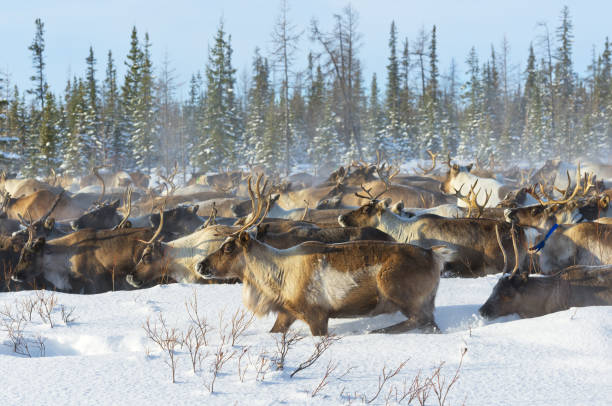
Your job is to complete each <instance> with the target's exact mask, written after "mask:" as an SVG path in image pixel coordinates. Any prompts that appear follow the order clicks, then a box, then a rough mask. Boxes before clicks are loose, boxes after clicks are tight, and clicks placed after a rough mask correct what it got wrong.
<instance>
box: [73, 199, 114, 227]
mask: <svg viewBox="0 0 612 406" xmlns="http://www.w3.org/2000/svg"><path fill="white" fill-rule="evenodd" d="M119 203H120V202H119V199H117V200H115V201H114V202H112V203H104V204H101V205H99V206H97V207H95V208H94V209H92V210H90V211H88V212H87V213H85V214H83V215H82V216H81V217H79V218H78V219H76V220H73V221H71V222H70V227H72V229H73V230H74V231H78V230H81V229H84V228H94V229H97V230H101V229H107V228H113V227H115V226H116V225H117V224H119V223H120V222H121V220H122V219H123V217H121V216H120V215H119V214H118V213H117V209H118V208H119Z"/></svg>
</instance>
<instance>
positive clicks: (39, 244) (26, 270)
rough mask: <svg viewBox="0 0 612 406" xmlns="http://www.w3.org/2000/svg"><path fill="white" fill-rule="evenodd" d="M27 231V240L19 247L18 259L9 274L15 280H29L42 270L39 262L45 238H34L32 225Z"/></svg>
mask: <svg viewBox="0 0 612 406" xmlns="http://www.w3.org/2000/svg"><path fill="white" fill-rule="evenodd" d="M28 233H29V238H28V241H27V242H26V243H25V245H24V246H23V248H22V249H21V253H20V254H19V261H18V262H17V265H16V266H15V270H14V272H13V274H12V275H11V279H12V280H13V281H15V282H22V283H24V282H25V283H27V282H31V281H32V280H34V279H35V278H36V277H37V276H39V275H40V274H41V273H42V272H43V270H44V269H43V267H42V263H41V262H42V256H43V250H44V247H45V238H44V237H39V238H36V239H35V238H34V233H35V230H34V227H32V226H30V228H29V229H28Z"/></svg>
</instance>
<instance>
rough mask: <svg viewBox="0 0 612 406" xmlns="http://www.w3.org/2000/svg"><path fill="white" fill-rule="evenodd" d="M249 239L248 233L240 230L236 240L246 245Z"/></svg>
mask: <svg viewBox="0 0 612 406" xmlns="http://www.w3.org/2000/svg"><path fill="white" fill-rule="evenodd" d="M250 240H251V237H250V236H249V233H247V232H246V231H242V232H240V235H239V236H238V242H240V244H241V245H246V244H247V243H248V242H249V241H250Z"/></svg>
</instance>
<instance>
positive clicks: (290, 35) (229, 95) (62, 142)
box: [0, 1, 612, 176]
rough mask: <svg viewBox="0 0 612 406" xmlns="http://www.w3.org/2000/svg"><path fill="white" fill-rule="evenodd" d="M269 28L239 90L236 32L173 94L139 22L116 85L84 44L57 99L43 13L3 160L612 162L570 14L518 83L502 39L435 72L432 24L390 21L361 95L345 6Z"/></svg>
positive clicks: (594, 66) (602, 70)
mask: <svg viewBox="0 0 612 406" xmlns="http://www.w3.org/2000/svg"><path fill="white" fill-rule="evenodd" d="M271 31H272V44H273V50H272V52H270V53H269V54H266V55H264V54H263V53H262V51H261V50H259V49H256V50H255V52H254V55H253V57H252V64H251V71H250V72H247V73H245V75H246V76H248V77H247V78H246V80H244V82H245V83H246V84H247V85H245V86H243V89H241V90H240V91H238V88H239V86H237V73H236V69H235V68H234V66H233V64H232V57H233V50H232V44H231V35H230V34H229V33H228V32H226V30H225V28H224V25H223V23H222V22H221V23H220V24H219V27H218V29H217V32H216V35H215V37H214V40H213V42H212V44H211V46H210V47H209V51H208V61H207V64H206V66H205V67H204V68H203V70H202V71H201V72H195V73H194V74H193V75H192V77H191V79H190V81H189V82H188V86H189V92H188V97H187V99H186V100H179V99H178V97H177V96H176V93H177V87H178V85H177V79H176V77H175V76H174V72H173V69H172V67H171V63H170V61H169V60H168V58H167V57H166V58H165V59H164V62H163V63H162V64H161V65H160V66H153V63H152V56H151V40H150V38H149V35H148V34H146V33H145V34H144V36H142V35H139V33H138V31H137V28H136V27H134V28H133V29H132V32H131V36H130V50H129V53H128V54H127V56H126V58H125V60H124V61H123V63H125V65H126V73H125V76H124V77H122V78H119V77H118V76H117V69H116V66H117V63H118V62H117V60H116V59H115V58H116V57H115V55H113V53H112V51H110V50H109V51H107V52H106V53H105V54H104V55H103V56H100V55H98V56H97V57H96V54H95V53H94V50H93V49H92V48H91V47H90V49H89V52H88V53H87V56H86V59H85V60H86V63H87V69H86V72H84V73H83V76H74V77H72V78H70V79H69V80H68V81H67V83H66V86H65V88H64V89H63V90H61V89H50V88H49V86H48V85H47V81H46V76H45V66H46V65H45V55H46V54H45V52H46V49H45V39H44V34H45V28H44V22H43V21H42V20H40V19H37V20H36V21H35V35H34V38H33V40H32V43H31V45H30V46H29V48H28V49H29V50H30V51H31V55H32V62H33V71H32V76H31V87H30V88H28V89H19V88H18V87H17V86H13V85H11V84H10V83H9V80H8V78H9V74H8V72H4V75H3V76H2V80H1V81H0V95H1V96H0V165H1V166H2V167H4V168H5V169H7V170H8V171H10V172H17V173H21V174H22V175H26V176H31V175H41V176H45V175H47V174H48V173H49V172H50V169H51V168H56V169H57V168H61V171H62V172H64V173H68V174H75V175H78V174H84V173H86V172H89V171H90V170H91V168H92V167H94V166H99V165H109V166H112V167H113V168H117V169H118V168H123V169H126V170H134V169H139V170H143V171H145V172H151V171H152V170H153V169H154V168H156V167H165V168H168V167H171V166H173V165H174V163H175V162H178V164H179V165H180V166H181V167H182V168H185V169H186V172H192V173H196V172H199V171H208V170H219V169H221V168H225V167H231V166H235V165H245V164H251V165H262V166H264V167H266V168H268V169H269V170H271V171H279V172H281V171H282V172H286V171H288V170H291V169H292V168H295V167H296V165H299V164H311V165H313V166H314V167H315V168H317V169H318V170H321V169H323V168H328V167H332V166H334V165H337V164H339V163H346V162H347V161H350V160H355V159H365V160H369V159H372V157H373V155H374V154H375V151H376V150H382V151H383V152H384V153H385V154H386V156H387V157H389V158H390V159H400V160H406V159H409V158H412V157H421V156H423V154H424V152H425V151H426V150H427V149H431V150H438V151H450V153H451V155H453V156H454V157H459V158H474V157H478V158H480V159H482V160H483V161H484V160H487V159H488V158H489V157H490V156H491V154H494V156H495V160H496V162H506V163H507V162H511V161H513V162H514V161H517V160H529V161H531V162H540V161H541V160H543V159H545V158H547V157H553V156H558V157H561V158H564V159H570V158H573V157H576V156H583V157H600V156H604V154H609V153H610V152H612V151H611V145H612V134H611V130H612V77H611V75H612V65H611V64H612V61H611V55H610V52H611V50H610V43H609V41H608V39H607V38H605V39H602V40H603V41H604V42H603V50H602V52H601V53H597V52H595V50H594V51H593V56H592V61H591V63H590V65H589V68H588V71H587V74H586V76H585V77H581V76H580V75H578V74H577V73H576V72H575V70H574V67H573V60H572V46H573V27H572V20H571V16H570V13H569V9H568V8H567V7H564V8H563V9H562V10H561V13H560V20H559V25H558V26H557V27H556V28H555V29H551V30H549V28H548V27H547V26H545V25H542V26H540V27H539V31H540V34H539V35H538V37H537V38H534V41H533V42H532V43H531V44H524V46H525V47H528V49H529V56H528V59H527V61H525V65H524V66H525V67H524V68H522V71H521V74H520V80H516V79H515V77H516V76H518V75H516V74H513V73H512V66H511V63H510V61H509V45H508V42H507V40H506V39H505V38H504V41H503V42H502V44H501V46H500V47H498V48H496V47H495V46H493V45H492V46H491V50H490V53H489V54H488V55H489V56H488V58H487V59H486V60H484V61H483V60H479V58H478V54H477V52H476V49H475V48H472V49H471V50H470V51H469V54H468V55H467V57H466V59H465V63H464V64H456V63H455V62H452V63H451V65H450V66H449V67H448V68H447V70H446V72H448V73H447V74H445V75H442V74H441V73H440V66H439V56H438V50H437V41H438V38H437V35H436V26H433V27H431V29H427V30H425V29H423V30H421V32H420V33H419V35H418V36H417V37H416V38H414V39H410V40H409V39H408V38H404V39H401V38H399V37H398V27H397V25H396V23H395V22H391V23H390V29H389V40H388V44H387V47H388V61H387V65H386V72H384V80H383V78H381V77H379V76H377V75H376V74H374V75H373V76H372V77H371V78H368V79H369V84H368V86H367V88H366V85H365V83H366V78H364V77H363V71H362V66H361V56H360V54H359V49H360V44H361V43H362V41H363V39H362V37H361V34H360V32H359V21H358V14H357V12H356V11H355V9H354V8H352V7H351V6H347V7H345V8H344V9H343V10H341V12H340V13H339V14H337V15H334V20H333V24H332V25H331V26H329V27H321V26H320V24H319V23H318V22H317V21H316V20H313V21H312V23H311V25H310V26H309V27H308V28H307V29H306V30H304V31H300V30H298V29H297V28H296V27H295V26H294V25H293V24H292V23H291V21H290V20H289V17H288V8H287V4H286V2H285V1H283V2H282V3H281V6H280V9H279V16H278V19H277V21H276V23H275V25H274V27H272V30H271ZM301 37H302V38H301ZM303 37H308V39H309V40H310V44H311V52H309V53H308V57H307V61H306V63H301V62H302V61H298V60H296V59H297V58H296V47H297V44H298V41H300V40H303V39H304V38H303ZM594 49H595V48H594ZM96 58H103V59H104V61H105V69H104V72H97V71H96V66H97V59H96ZM298 65H299V66H304V65H306V66H307V67H306V69H305V70H304V69H298ZM460 77H462V78H464V79H463V80H460V79H459V78H460Z"/></svg>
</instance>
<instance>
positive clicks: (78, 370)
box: [0, 276, 612, 405]
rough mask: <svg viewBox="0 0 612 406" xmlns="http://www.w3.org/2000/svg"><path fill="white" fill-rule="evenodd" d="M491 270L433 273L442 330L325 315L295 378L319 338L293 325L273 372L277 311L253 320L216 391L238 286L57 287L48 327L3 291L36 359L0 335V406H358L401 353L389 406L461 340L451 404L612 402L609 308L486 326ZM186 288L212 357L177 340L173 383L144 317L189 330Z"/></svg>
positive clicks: (447, 373)
mask: <svg viewBox="0 0 612 406" xmlns="http://www.w3.org/2000/svg"><path fill="white" fill-rule="evenodd" d="M496 279H497V276H489V277H484V278H479V279H443V280H442V282H441V285H440V289H439V291H438V296H437V303H436V304H437V308H436V312H435V315H436V320H437V323H438V325H439V326H440V328H441V329H442V330H443V333H442V334H422V333H419V332H414V333H407V334H399V335H379V334H368V331H369V330H372V329H375V328H379V327H383V326H386V325H390V324H392V323H395V322H397V321H400V320H402V318H403V317H402V316H401V315H399V314H396V315H387V316H378V317H375V318H358V319H334V320H331V321H330V330H331V332H332V333H333V334H335V335H337V336H339V337H341V339H340V340H339V341H336V342H334V343H333V344H331V346H330V347H329V348H328V349H327V351H325V352H324V353H323V355H322V356H321V357H320V358H319V359H318V360H317V361H316V362H315V363H314V364H313V365H312V366H311V367H309V368H306V369H304V370H303V371H301V372H299V373H298V374H296V375H295V377H293V378H291V377H290V374H291V373H292V372H293V371H294V370H295V369H296V368H297V366H298V365H299V364H300V363H302V362H303V361H305V360H306V359H307V358H308V357H309V356H310V354H311V353H312V352H313V349H314V347H315V344H316V343H317V342H319V339H318V338H313V337H311V336H310V334H309V333H308V329H307V327H306V325H305V324H303V323H302V322H296V323H295V325H294V326H293V328H292V331H297V332H299V333H302V334H303V335H305V336H306V337H305V338H303V339H302V340H301V341H299V342H297V343H296V344H295V345H294V346H293V347H292V348H290V349H289V351H288V353H287V356H286V360H285V366H284V369H283V370H277V369H276V368H275V367H274V363H275V361H274V360H276V359H278V354H277V343H276V340H278V339H279V338H280V335H279V334H269V333H268V332H267V331H268V330H269V329H270V328H271V326H272V324H273V322H274V318H273V317H271V316H270V317H267V318H265V319H261V320H255V321H254V322H253V323H252V324H251V325H250V326H249V327H248V328H247V329H246V331H245V332H244V334H242V335H241V336H239V337H237V340H236V342H235V343H234V345H233V346H232V345H231V343H230V344H226V345H225V346H223V347H222V348H221V350H222V355H221V356H222V357H223V358H225V357H228V356H230V355H231V354H232V353H233V352H235V354H234V355H233V356H232V358H230V359H229V360H228V361H227V362H226V363H225V364H224V365H223V366H222V368H221V370H220V371H219V373H218V376H217V378H216V381H215V383H214V388H213V389H214V390H213V393H210V390H209V387H210V382H211V380H212V377H213V373H212V372H211V365H212V364H213V361H214V359H215V356H216V355H217V354H218V353H219V351H218V350H219V344H220V342H221V338H220V336H221V335H223V334H225V336H226V339H225V341H226V342H227V341H230V340H231V335H232V334H231V326H230V325H231V320H232V317H233V315H234V314H236V312H238V314H239V312H240V310H241V309H243V307H242V305H241V286H240V285H166V286H157V287H155V288H152V289H147V290H140V291H131V292H111V293H106V294H101V295H92V296H82V295H67V294H59V293H56V294H54V295H55V298H56V300H57V303H56V304H55V310H54V311H53V313H52V315H51V317H52V319H53V320H54V321H55V323H56V324H55V325H54V327H53V328H51V327H50V326H49V324H48V323H44V322H42V320H41V316H40V315H39V314H38V312H37V311H36V309H34V310H33V311H32V316H31V318H32V321H29V313H28V309H27V305H26V304H27V302H30V303H35V302H38V303H41V300H39V298H38V296H37V292H19V293H2V294H0V320H3V322H2V326H3V327H2V328H5V327H6V326H10V325H13V326H15V323H10V322H9V321H7V320H8V319H7V315H8V314H12V316H13V317H14V318H17V319H18V318H20V317H21V316H17V315H16V313H17V309H18V308H19V309H21V310H22V312H21V313H22V316H23V317H21V318H22V319H26V320H28V321H27V322H26V323H25V325H24V326H23V327H22V331H23V335H24V337H25V339H26V340H28V341H27V342H28V343H29V349H30V352H31V354H32V355H33V357H31V358H30V357H27V356H24V355H18V354H15V353H14V352H13V348H12V346H11V345H10V340H9V337H8V333H7V332H6V331H0V342H2V343H3V344H4V345H1V346H0V375H1V379H2V390H1V391H0V405H45V404H46V405H64V404H65V405H68V404H69V405H85V404H88V405H89V404H112V405H119V404H147V405H168V404H174V405H184V404H204V405H211V404H217V405H234V404H238V405H243V404H248V405H263V404H265V405H267V404H286V405H294V404H312V405H319V404H330V405H335V404H349V403H352V404H362V403H363V402H364V400H363V399H365V400H366V401H370V400H372V398H374V396H375V394H376V392H377V391H378V386H379V377H380V376H381V374H382V372H383V368H385V372H386V373H388V372H389V371H391V370H394V369H395V368H397V367H398V366H400V364H401V363H402V362H404V361H406V363H405V365H404V366H403V368H401V369H400V370H399V372H398V373H397V375H395V376H394V377H392V378H390V379H389V380H388V381H387V382H386V383H385V384H384V386H383V387H382V390H381V391H380V394H379V396H378V397H377V398H375V399H374V400H372V403H371V404H385V403H386V402H387V401H389V403H390V404H396V403H397V401H396V396H397V397H398V398H399V397H400V396H402V394H403V393H405V392H407V391H408V389H409V387H410V385H411V384H412V382H413V380H414V377H415V376H420V378H421V379H420V383H421V384H423V383H425V382H427V378H428V377H431V376H432V375H433V374H434V372H435V369H436V368H438V367H439V366H440V364H441V363H443V365H442V368H441V370H440V372H439V377H440V379H441V380H440V385H441V386H442V387H447V386H448V383H449V382H451V380H452V378H453V376H454V375H455V372H456V370H457V367H458V365H459V362H460V360H461V353H462V351H464V350H463V349H465V348H467V352H466V353H465V355H464V358H463V364H462V366H461V368H460V370H459V375H458V379H457V381H456V383H454V385H453V386H452V387H451V388H450V390H449V392H448V397H447V399H446V403H445V404H447V405H461V404H466V405H609V404H610V401H611V399H612V340H611V338H612V308H611V307H591V308H578V309H570V310H568V311H564V312H560V313H555V314H551V315H548V316H545V317H540V318H535V319H525V320H520V319H518V318H517V317H505V318H502V319H498V320H495V321H494V322H485V321H484V320H482V319H481V318H480V317H479V316H478V315H477V309H478V307H479V306H480V305H481V304H482V303H483V302H484V301H485V300H486V298H487V297H488V295H489V293H490V290H491V288H492V286H493V285H494V284H495V281H496ZM40 294H41V293H40V292H39V293H38V295H40ZM194 294H195V295H196V297H197V300H198V304H197V307H198V309H199V314H200V316H203V317H205V318H206V320H207V322H208V324H209V325H210V331H209V332H208V333H207V343H208V345H207V346H204V348H202V350H201V353H202V354H208V356H207V357H206V358H204V359H203V360H202V361H201V363H200V362H196V364H197V365H196V372H195V373H194V372H193V368H192V364H191V359H190V356H189V352H188V349H187V346H183V347H182V348H180V347H178V348H177V349H176V352H177V354H176V358H175V360H176V362H177V365H176V383H172V377H171V368H170V367H169V366H168V364H167V362H168V361H169V358H168V355H167V354H165V353H162V352H161V350H160V349H159V347H158V345H157V344H155V343H154V342H153V341H151V340H150V339H149V338H147V334H146V333H145V330H144V329H143V325H144V324H145V322H146V321H147V319H149V320H150V326H151V328H152V329H154V328H155V326H157V330H158V331H159V330H160V329H161V325H160V322H159V316H160V315H162V317H163V318H164V320H165V321H166V326H167V328H168V329H172V328H176V329H177V330H176V335H177V336H180V335H181V334H184V333H185V332H186V331H187V329H188V327H189V326H190V325H192V322H191V321H190V319H189V317H188V313H187V310H186V303H187V304H190V305H192V304H193V296H194ZM50 297H51V292H44V300H45V301H46V302H47V303H48V302H49V300H50ZM61 305H63V306H64V309H65V311H66V312H68V311H70V310H71V309H73V314H72V316H71V317H74V318H75V320H74V321H72V322H69V323H68V325H66V323H64V321H62V315H61ZM192 313H193V311H192ZM220 320H221V322H220ZM38 336H41V337H43V340H44V347H45V350H44V351H45V355H44V357H40V356H38V355H39V352H40V345H39V344H36V338H37V337H38ZM245 350H246V352H245ZM243 352H244V355H243V356H242V357H240V354H242V353H243ZM262 360H263V367H262ZM328 367H331V368H334V367H335V368H334V369H333V371H332V372H331V373H330V374H329V376H328V379H327V380H326V382H327V385H324V387H323V388H322V389H320V390H319V391H318V392H317V393H316V394H315V395H314V397H313V396H312V395H313V391H315V388H316V387H317V386H318V385H319V384H320V382H321V380H322V378H323V376H324V375H325V372H326V370H327V368H328ZM443 379H445V381H444V382H442V380H443ZM434 382H438V381H437V380H436V379H434ZM404 385H406V386H404ZM434 386H435V387H436V389H437V386H436V385H434ZM429 388H430V389H431V390H430V392H429V398H428V399H427V401H426V404H431V405H438V404H439V402H438V399H437V398H436V394H435V391H434V387H432V386H431V385H430V386H429ZM355 398H357V399H355ZM407 400H408V398H406V399H404V400H403V401H402V402H401V404H407ZM412 404H419V402H418V401H417V400H413V402H412Z"/></svg>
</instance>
